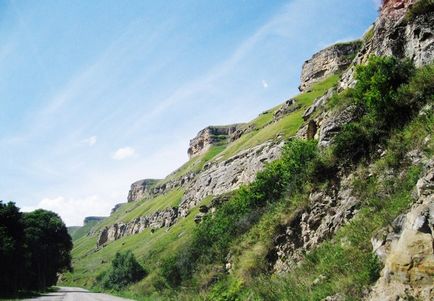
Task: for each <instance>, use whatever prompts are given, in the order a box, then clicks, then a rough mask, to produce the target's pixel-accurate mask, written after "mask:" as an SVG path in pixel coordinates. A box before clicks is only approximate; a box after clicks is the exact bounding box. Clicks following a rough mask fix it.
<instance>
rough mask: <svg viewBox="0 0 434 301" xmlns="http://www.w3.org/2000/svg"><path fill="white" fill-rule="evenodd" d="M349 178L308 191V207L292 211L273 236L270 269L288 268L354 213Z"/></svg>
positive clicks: (281, 269)
mask: <svg viewBox="0 0 434 301" xmlns="http://www.w3.org/2000/svg"><path fill="white" fill-rule="evenodd" d="M352 178H353V175H350V176H348V177H344V178H343V179H342V180H341V181H339V182H338V183H336V184H335V186H334V187H332V188H330V190H328V191H314V192H312V193H311V194H310V196H309V205H308V207H307V208H306V209H305V210H303V211H299V212H296V213H295V215H294V217H293V219H292V220H291V221H290V223H289V224H288V225H287V226H286V227H285V228H284V229H282V231H281V234H279V235H278V236H277V237H275V240H274V243H275V247H274V248H273V249H272V250H271V251H270V253H269V254H268V260H269V261H270V263H271V264H272V270H273V271H274V272H277V273H281V272H287V271H289V270H290V269H291V268H292V267H294V266H295V265H296V264H297V262H299V261H300V260H302V259H303V256H304V254H305V253H306V252H307V251H309V250H311V249H313V248H315V247H316V246H318V245H319V244H320V243H321V242H322V241H324V240H325V239H327V238H330V237H331V236H332V235H333V234H334V233H335V232H336V231H337V230H338V229H339V228H340V227H341V226H342V225H344V224H345V223H346V222H348V221H349V220H350V219H351V218H352V217H353V216H354V215H355V214H356V213H357V207H358V204H359V202H360V201H359V200H358V199H357V198H356V197H354V196H353V195H352V188H351V180H352Z"/></svg>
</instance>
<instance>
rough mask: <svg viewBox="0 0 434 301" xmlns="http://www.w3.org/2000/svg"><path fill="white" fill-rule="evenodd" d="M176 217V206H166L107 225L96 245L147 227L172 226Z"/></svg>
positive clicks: (135, 232) (138, 231)
mask: <svg viewBox="0 0 434 301" xmlns="http://www.w3.org/2000/svg"><path fill="white" fill-rule="evenodd" d="M177 217H178V208H176V207H173V208H168V209H165V210H161V211H157V212H155V213H154V214H151V215H149V216H142V217H139V218H136V219H134V220H133V221H131V222H129V223H116V224H113V225H111V226H109V227H105V228H104V229H103V230H102V231H101V233H100V235H99V237H98V239H97V247H100V246H102V245H104V244H106V243H108V242H111V241H114V240H117V239H119V238H122V237H124V236H128V235H133V234H137V233H140V232H143V231H144V230H145V229H147V228H151V229H159V228H163V227H170V226H172V225H173V224H174V223H175V221H176V219H177Z"/></svg>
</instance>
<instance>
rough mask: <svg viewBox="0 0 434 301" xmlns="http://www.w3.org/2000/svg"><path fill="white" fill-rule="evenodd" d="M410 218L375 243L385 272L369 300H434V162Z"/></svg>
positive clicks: (405, 217) (397, 222)
mask: <svg viewBox="0 0 434 301" xmlns="http://www.w3.org/2000/svg"><path fill="white" fill-rule="evenodd" d="M426 168H427V171H426V173H425V175H424V176H423V177H422V178H421V179H419V181H418V182H417V184H416V192H415V193H416V199H417V200H416V202H415V203H414V204H413V206H412V207H411V209H410V210H409V211H408V213H407V214H402V215H400V216H398V217H397V218H396V219H395V221H394V222H393V223H392V225H391V226H390V227H389V228H387V229H383V230H381V231H380V232H379V233H377V235H375V237H374V238H373V239H372V240H371V242H372V246H373V249H374V252H375V253H376V254H377V256H378V257H379V258H380V259H381V260H382V261H383V263H384V269H383V270H382V271H381V277H380V279H379V280H378V281H377V282H376V284H375V286H374V287H373V290H372V292H371V294H370V295H369V297H368V298H367V300H369V301H389V300H434V285H433V284H434V249H433V246H434V160H431V161H430V162H429V163H428V164H427V166H426Z"/></svg>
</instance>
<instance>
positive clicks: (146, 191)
mask: <svg viewBox="0 0 434 301" xmlns="http://www.w3.org/2000/svg"><path fill="white" fill-rule="evenodd" d="M157 182H158V180H155V179H144V180H140V181H137V182H134V183H133V184H131V188H130V191H129V192H128V198H127V200H128V203H130V202H134V201H138V200H142V199H146V198H149V197H150V196H151V193H152V188H153V186H154V185H155V184H156V183H157Z"/></svg>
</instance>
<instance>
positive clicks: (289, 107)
mask: <svg viewBox="0 0 434 301" xmlns="http://www.w3.org/2000/svg"><path fill="white" fill-rule="evenodd" d="M300 107H301V105H300V104H298V103H297V100H296V99H294V98H291V99H288V100H287V101H285V102H284V103H283V105H282V106H280V108H279V109H277V110H276V112H274V114H273V122H277V121H279V120H280V119H282V118H283V117H285V116H286V115H288V114H290V113H292V112H294V111H296V110H298V109H299V108H300Z"/></svg>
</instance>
